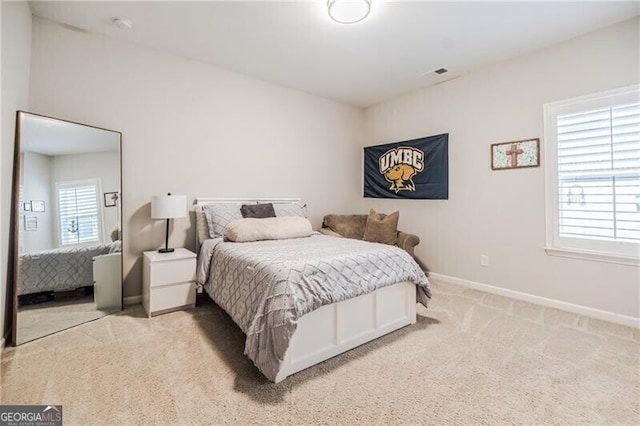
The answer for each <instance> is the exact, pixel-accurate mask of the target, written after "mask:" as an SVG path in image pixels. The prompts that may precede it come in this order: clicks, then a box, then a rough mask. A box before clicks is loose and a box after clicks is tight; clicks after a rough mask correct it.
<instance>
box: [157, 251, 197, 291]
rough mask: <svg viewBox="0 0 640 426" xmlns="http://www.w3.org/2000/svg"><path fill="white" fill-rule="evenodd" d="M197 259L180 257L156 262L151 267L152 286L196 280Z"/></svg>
mask: <svg viewBox="0 0 640 426" xmlns="http://www.w3.org/2000/svg"><path fill="white" fill-rule="evenodd" d="M195 279H196V259H195V258H192V259H178V260H169V261H166V262H154V263H153V267H152V268H151V281H150V285H151V287H158V286H161V285H166V284H172V283H181V282H185V281H195Z"/></svg>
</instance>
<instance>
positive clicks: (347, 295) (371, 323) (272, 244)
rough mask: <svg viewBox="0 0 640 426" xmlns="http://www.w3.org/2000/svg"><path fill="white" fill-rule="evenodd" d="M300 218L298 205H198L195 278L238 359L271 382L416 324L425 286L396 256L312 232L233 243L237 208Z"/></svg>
mask: <svg viewBox="0 0 640 426" xmlns="http://www.w3.org/2000/svg"><path fill="white" fill-rule="evenodd" d="M257 203H273V205H274V209H275V212H276V216H304V217H306V206H304V205H303V204H301V203H300V200H298V199H251V200H241V199H212V198H198V199H196V207H195V212H196V226H197V237H196V241H197V243H196V245H197V252H198V270H197V280H198V283H199V284H200V285H202V286H203V287H204V289H205V291H206V292H207V294H208V295H209V296H210V297H211V299H213V301H214V302H216V303H217V304H218V305H219V306H220V307H221V308H222V309H224V310H225V311H226V312H227V313H228V314H229V315H230V317H231V318H232V319H233V321H234V322H235V323H236V324H237V325H238V326H239V327H240V329H241V330H242V331H243V332H244V333H245V335H246V336H247V339H246V342H245V355H246V356H247V357H249V359H251V361H252V362H253V363H254V364H255V365H256V367H257V368H258V369H259V370H260V371H261V372H262V373H263V374H264V375H265V376H266V377H267V379H269V380H271V381H274V382H276V383H278V382H280V381H282V380H284V379H285V378H286V377H287V376H289V375H291V374H294V373H296V372H298V371H300V370H303V369H305V368H307V367H310V366H312V365H314V364H317V363H319V362H321V361H324V360H326V359H328V358H331V357H333V356H335V355H338V354H340V353H342V352H345V351H347V350H349V349H352V348H354V347H356V346H359V345H361V344H363V343H366V342H368V341H371V340H373V339H376V338H378V337H380V336H382V335H384V334H387V333H389V332H391V331H394V330H397V329H399V328H401V327H404V326H406V325H409V324H413V323H415V321H416V301H418V302H420V303H422V304H424V305H425V306H426V305H427V304H428V302H429V299H430V297H431V292H430V288H429V282H428V280H427V277H426V276H425V275H424V272H423V271H422V270H421V269H420V267H419V266H418V265H417V263H416V262H415V261H414V260H413V259H412V258H411V256H409V255H408V253H406V252H405V251H404V250H402V249H400V248H398V247H394V246H386V245H383V244H374V243H368V242H365V241H359V240H351V239H345V238H336V237H331V236H326V235H321V234H319V233H317V232H314V233H312V234H311V235H309V236H306V237H303V238H291V239H277V240H266V241H254V242H244V243H236V242H229V241H225V238H223V234H224V229H225V227H226V226H227V225H228V224H229V223H231V222H233V221H234V220H236V219H238V218H242V215H241V214H240V212H239V209H240V206H241V205H242V204H257Z"/></svg>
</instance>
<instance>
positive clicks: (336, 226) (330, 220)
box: [323, 214, 367, 240]
mask: <svg viewBox="0 0 640 426" xmlns="http://www.w3.org/2000/svg"><path fill="white" fill-rule="evenodd" d="M323 225H324V226H325V227H327V228H329V229H331V230H332V231H334V232H337V233H338V234H340V235H342V236H343V237H346V238H354V239H356V240H361V239H362V238H363V236H364V228H365V227H366V226H367V215H365V214H328V215H326V216H325V217H324V224H323Z"/></svg>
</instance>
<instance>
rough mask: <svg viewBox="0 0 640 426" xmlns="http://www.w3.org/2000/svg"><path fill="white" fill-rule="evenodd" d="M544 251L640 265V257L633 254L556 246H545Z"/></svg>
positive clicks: (578, 257) (577, 257)
mask: <svg viewBox="0 0 640 426" xmlns="http://www.w3.org/2000/svg"><path fill="white" fill-rule="evenodd" d="M544 251H545V252H546V253H547V254H548V255H549V256H559V257H570V258H573V259H581V260H592V261H595V262H606V263H616V264H618V265H629V266H640V259H639V258H638V257H632V256H622V255H618V254H609V253H598V252H594V251H586V250H584V251H583V250H576V249H566V248H555V247H545V248H544Z"/></svg>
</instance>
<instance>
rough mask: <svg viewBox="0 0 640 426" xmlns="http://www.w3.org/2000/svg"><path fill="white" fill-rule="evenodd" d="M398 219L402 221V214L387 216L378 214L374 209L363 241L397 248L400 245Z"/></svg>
mask: <svg viewBox="0 0 640 426" xmlns="http://www.w3.org/2000/svg"><path fill="white" fill-rule="evenodd" d="M398 219H400V212H393V213H391V214H389V215H386V216H385V215H383V214H378V213H376V211H375V210H374V209H371V210H369V216H368V217H367V224H366V226H365V228H364V237H363V238H362V239H363V240H365V241H370V242H372V243H382V244H389V245H392V246H395V245H396V244H397V243H398Z"/></svg>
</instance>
